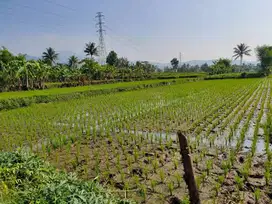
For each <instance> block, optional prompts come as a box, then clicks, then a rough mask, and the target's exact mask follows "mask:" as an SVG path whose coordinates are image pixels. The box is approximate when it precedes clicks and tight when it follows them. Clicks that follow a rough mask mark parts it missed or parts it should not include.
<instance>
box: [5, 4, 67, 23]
mask: <svg viewBox="0 0 272 204" xmlns="http://www.w3.org/2000/svg"><path fill="white" fill-rule="evenodd" d="M16 6H17V7H18V8H20V7H22V8H26V9H28V10H31V11H34V12H37V13H39V14H40V13H44V14H49V15H53V16H57V17H60V18H63V19H64V18H65V17H64V16H62V15H59V14H58V13H55V12H51V11H43V10H39V9H37V8H34V7H31V6H28V5H24V4H20V3H16V5H15V7H16ZM6 8H7V9H9V10H13V9H14V7H12V8H10V7H6Z"/></svg>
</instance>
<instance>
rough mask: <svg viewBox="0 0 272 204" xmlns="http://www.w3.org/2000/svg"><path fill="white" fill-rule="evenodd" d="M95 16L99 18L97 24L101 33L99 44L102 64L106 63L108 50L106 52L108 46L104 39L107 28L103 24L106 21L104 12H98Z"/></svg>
mask: <svg viewBox="0 0 272 204" xmlns="http://www.w3.org/2000/svg"><path fill="white" fill-rule="evenodd" d="M95 17H96V18H97V19H98V22H97V23H96V26H98V30H97V32H98V34H99V44H98V55H99V62H100V64H105V63H106V55H107V52H106V46H105V41H104V32H105V30H104V29H103V25H104V24H105V22H104V21H103V18H104V15H103V14H102V12H97V13H96V16H95Z"/></svg>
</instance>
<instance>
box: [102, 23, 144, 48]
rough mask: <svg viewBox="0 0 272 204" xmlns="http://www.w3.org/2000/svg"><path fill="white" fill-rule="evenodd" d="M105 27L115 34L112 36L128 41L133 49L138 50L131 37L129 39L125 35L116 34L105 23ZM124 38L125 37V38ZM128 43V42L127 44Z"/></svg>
mask: <svg viewBox="0 0 272 204" xmlns="http://www.w3.org/2000/svg"><path fill="white" fill-rule="evenodd" d="M105 27H106V28H107V29H108V30H110V31H111V32H112V33H113V34H115V36H113V37H119V39H122V40H124V41H126V42H128V43H130V45H129V46H130V47H132V48H133V49H134V50H136V51H138V52H139V51H140V50H139V48H138V47H137V45H135V43H134V42H133V40H132V39H130V38H128V37H126V36H120V35H117V34H116V33H115V32H114V31H113V30H112V29H111V28H110V27H108V26H107V25H105ZM125 38H126V39H125ZM127 45H128V44H127Z"/></svg>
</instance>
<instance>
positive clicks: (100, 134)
mask: <svg viewBox="0 0 272 204" xmlns="http://www.w3.org/2000/svg"><path fill="white" fill-rule="evenodd" d="M271 100H272V99H271V79H269V78H264V79H230V80H228V79H227V80H212V81H196V82H190V83H183V84H174V85H170V86H164V87H156V88H149V89H143V90H136V91H127V92H120V93H112V94H107V95H98V96H90V97H85V98H80V99H74V100H69V101H63V102H55V103H49V104H34V105H31V106H29V107H25V108H18V109H13V110H9V111H1V112H0V121H1V122H0V137H1V142H0V150H2V151H14V150H15V149H16V148H18V147H20V148H28V149H29V150H31V151H33V152H34V153H35V154H37V155H39V156H40V157H42V158H44V159H45V160H46V161H48V162H50V163H51V164H52V165H54V166H55V167H57V168H58V169H60V170H65V171H67V172H76V173H77V174H78V175H79V177H80V178H81V179H84V180H93V179H95V180H96V181H98V182H99V183H101V184H102V185H103V186H104V187H105V188H107V189H109V191H110V192H112V193H113V194H115V195H117V196H118V197H120V198H126V199H131V200H133V201H135V202H137V203H168V202H170V203H171V202H172V203H175V201H174V200H177V199H174V198H178V199H180V200H181V201H182V202H183V203H189V201H188V190H187V187H186V185H185V181H184V179H183V165H182V160H181V156H180V150H179V146H178V140H177V136H176V132H177V131H178V130H181V131H182V132H184V133H185V135H186V137H187V140H188V143H189V147H190V153H191V154H190V156H191V160H192V162H193V168H194V173H195V179H196V184H197V186H198V189H199V193H200V198H201V202H202V203H272V200H271V199H272V179H271V173H272V168H271V159H272V145H271V129H270V128H271V127H272V124H271V114H272V112H271V111H272V110H271Z"/></svg>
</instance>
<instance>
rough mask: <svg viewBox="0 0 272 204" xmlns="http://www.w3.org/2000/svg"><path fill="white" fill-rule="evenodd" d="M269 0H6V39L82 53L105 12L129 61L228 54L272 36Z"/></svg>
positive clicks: (36, 52) (112, 36)
mask: <svg viewBox="0 0 272 204" xmlns="http://www.w3.org/2000/svg"><path fill="white" fill-rule="evenodd" d="M271 8H272V1H271V0H167V1H165V0H0V28H1V29H0V45H1V46H2V45H3V46H5V47H7V48H8V49H10V50H11V51H12V52H14V53H27V54H28V55H32V56H38V57H39V56H41V53H42V52H43V51H44V50H45V49H46V48H47V47H53V48H54V49H55V50H56V51H57V52H60V53H66V54H76V55H78V56H83V55H84V52H83V50H84V46H85V43H87V42H95V43H98V33H97V32H96V30H97V27H96V26H95V24H96V22H97V19H96V18H95V15H96V12H98V11H101V12H103V14H104V17H105V18H104V21H105V27H104V29H105V31H106V32H105V43H106V50H107V52H109V51H111V50H115V51H116V52H117V54H118V56H119V57H127V58H128V59H129V60H132V61H134V60H147V61H151V62H162V63H163V62H164V63H165V62H169V61H170V60H171V59H172V58H173V57H177V58H179V53H181V54H182V61H189V60H213V59H218V58H220V57H227V58H230V59H231V57H232V55H233V47H235V46H236V45H237V44H239V43H242V42H243V43H246V44H247V45H249V46H250V47H251V49H252V50H253V51H252V56H251V57H245V60H248V61H250V60H253V61H254V60H256V58H255V53H254V48H255V47H256V46H257V45H263V44H270V43H271V40H272V27H271V19H272V12H271Z"/></svg>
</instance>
